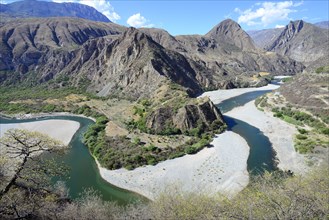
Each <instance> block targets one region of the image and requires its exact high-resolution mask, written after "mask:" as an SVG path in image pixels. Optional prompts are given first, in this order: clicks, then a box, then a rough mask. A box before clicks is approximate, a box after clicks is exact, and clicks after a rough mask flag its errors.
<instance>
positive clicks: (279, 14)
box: [0, 0, 329, 35]
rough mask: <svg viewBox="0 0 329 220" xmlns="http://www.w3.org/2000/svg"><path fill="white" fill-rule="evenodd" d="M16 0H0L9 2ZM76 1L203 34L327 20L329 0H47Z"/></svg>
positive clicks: (115, 15)
mask: <svg viewBox="0 0 329 220" xmlns="http://www.w3.org/2000/svg"><path fill="white" fill-rule="evenodd" d="M14 1H17V0H0V2H1V3H3V4H6V3H11V2H14ZM47 1H54V2H59V3H61V2H76V3H81V4H86V5H89V6H92V7H94V8H96V9H97V10H98V11H100V12H102V13H103V14H104V15H106V16H107V17H108V18H109V19H110V20H111V21H112V22H115V23H118V24H120V25H124V26H128V27H129V26H133V27H136V28H138V27H155V28H162V29H165V30H167V31H168V32H169V33H170V34H172V35H182V34H206V33H207V32H208V31H209V30H211V28H213V27H214V26H215V25H217V24H218V23H220V22H221V21H223V20H225V19H228V18H230V19H232V20H234V21H236V22H238V23H239V24H240V25H241V27H242V28H243V29H244V30H259V29H267V28H277V27H283V26H284V25H286V24H288V23H289V21H291V20H300V19H302V20H304V21H306V22H309V23H316V22H319V21H328V20H329V18H328V11H329V0H320V1H312V0H296V1H290V0H287V1H285V0H284V1H279V0H273V1H247V0H240V1H233V0H231V1H227V0H226V1H225V0H210V1H199V0H192V1H191V0H183V1H175V0H167V1H155V0H115V1H112V0H47Z"/></svg>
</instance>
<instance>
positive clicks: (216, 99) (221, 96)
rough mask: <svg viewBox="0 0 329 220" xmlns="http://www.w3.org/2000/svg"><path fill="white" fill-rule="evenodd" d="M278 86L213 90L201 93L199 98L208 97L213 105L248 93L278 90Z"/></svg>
mask: <svg viewBox="0 0 329 220" xmlns="http://www.w3.org/2000/svg"><path fill="white" fill-rule="evenodd" d="M279 87H280V86H279V85H274V84H268V85H267V86H263V87H258V88H242V89H227V90H215V91H210V92H205V93H203V94H202V95H201V96H200V97H205V96H208V97H209V98H210V100H211V101H212V102H213V103H214V104H219V103H221V102H222V101H224V100H226V99H229V98H233V97H235V96H239V95H242V94H245V93H248V92H254V91H264V90H274V89H277V88H279Z"/></svg>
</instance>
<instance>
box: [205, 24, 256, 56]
mask: <svg viewBox="0 0 329 220" xmlns="http://www.w3.org/2000/svg"><path fill="white" fill-rule="evenodd" d="M205 36H206V37H209V38H213V39H217V40H218V41H219V42H223V43H224V42H225V43H228V44H232V45H235V46H237V47H239V48H241V49H243V50H255V49H256V47H255V45H254V43H253V40H252V39H251V38H250V36H249V35H248V34H247V33H246V32H245V31H244V30H243V29H242V28H241V26H240V25H239V24H238V23H237V22H235V21H233V20H232V19H226V20H224V21H222V22H220V23H219V24H218V25H216V26H215V27H214V28H212V29H211V30H210V31H209V32H208V33H207V34H206V35H205Z"/></svg>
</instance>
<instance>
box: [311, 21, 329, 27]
mask: <svg viewBox="0 0 329 220" xmlns="http://www.w3.org/2000/svg"><path fill="white" fill-rule="evenodd" d="M314 25H315V26H317V27H320V28H325V29H329V21H321V22H317V23H314Z"/></svg>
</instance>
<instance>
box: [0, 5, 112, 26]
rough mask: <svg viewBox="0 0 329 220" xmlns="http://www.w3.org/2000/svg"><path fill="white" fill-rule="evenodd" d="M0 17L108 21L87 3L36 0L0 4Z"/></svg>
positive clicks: (5, 18) (7, 18)
mask: <svg viewBox="0 0 329 220" xmlns="http://www.w3.org/2000/svg"><path fill="white" fill-rule="evenodd" d="M0 17H1V18H2V19H1V20H2V21H1V22H3V21H4V20H12V19H14V18H31V17H77V18H83V19H88V20H92V21H100V22H110V20H109V19H108V18H107V17H106V16H105V15H103V14H102V13H100V12H98V11H97V10H96V9H94V8H93V7H90V6H87V5H83V4H78V3H73V2H66V3H56V2H51V1H36V0H23V1H18V2H13V3H10V4H0Z"/></svg>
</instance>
